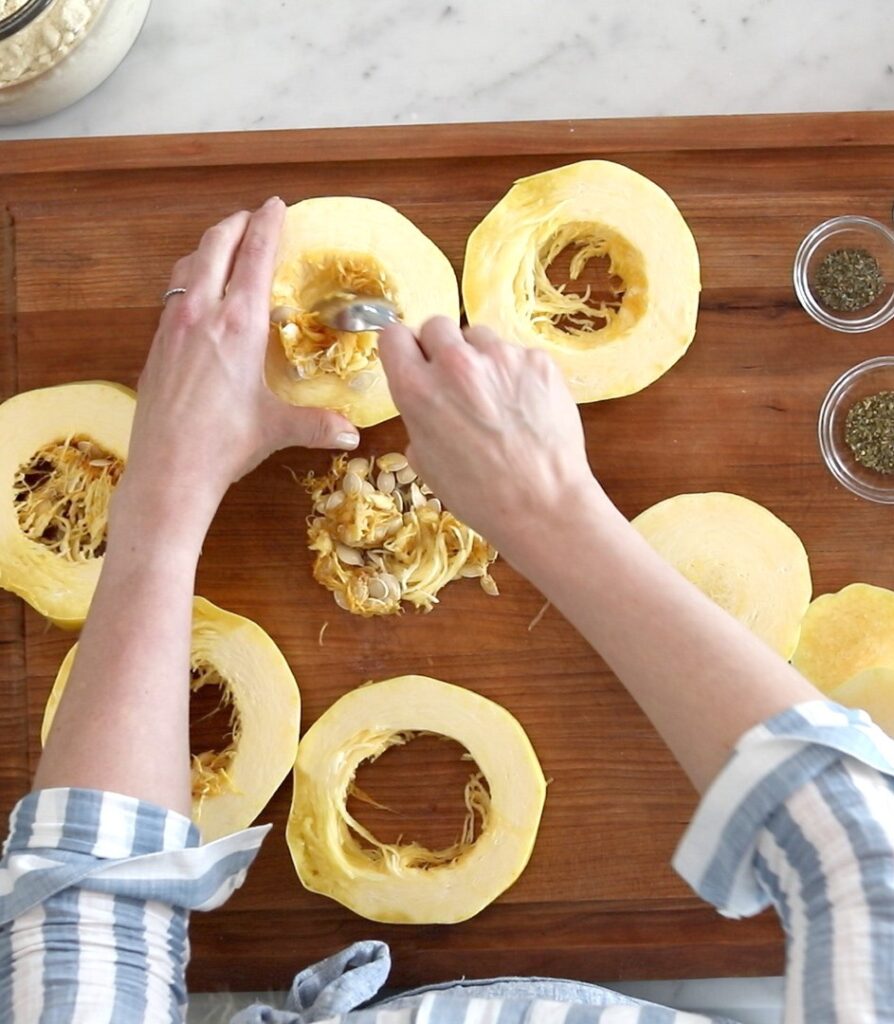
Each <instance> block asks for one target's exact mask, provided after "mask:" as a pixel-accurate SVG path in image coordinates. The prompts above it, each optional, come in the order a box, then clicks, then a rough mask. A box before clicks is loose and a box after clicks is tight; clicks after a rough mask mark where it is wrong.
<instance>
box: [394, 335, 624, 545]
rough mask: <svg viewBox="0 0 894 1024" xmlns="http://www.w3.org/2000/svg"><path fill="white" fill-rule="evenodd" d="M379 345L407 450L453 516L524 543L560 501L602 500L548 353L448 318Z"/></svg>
mask: <svg viewBox="0 0 894 1024" xmlns="http://www.w3.org/2000/svg"><path fill="white" fill-rule="evenodd" d="M379 351H380V353H381V357H382V362H383V364H384V367H385V371H386V373H387V374H388V383H389V386H390V388H391V392H392V394H393V396H394V400H395V402H396V403H397V405H398V407H399V408H400V411H401V415H402V416H403V418H404V421H405V423H406V425H407V430H408V432H409V435H410V448H409V451H408V456H409V457H410V459H411V461H412V462H413V466H414V468H415V469H417V470H418V472H419V473H420V474H421V476H422V477H423V479H424V480H425V481H426V482H427V483H428V484H429V485H430V486H431V487H432V488H433V489H434V491H435V493H436V494H438V495H439V496H440V497H441V498H442V499H443V500H444V502H445V504H447V505H448V506H449V507H450V509H451V510H452V511H454V512H455V513H456V514H457V515H458V516H459V517H460V518H462V519H463V520H465V521H466V522H467V523H469V525H470V526H473V527H474V528H475V529H477V530H478V531H479V532H481V533H482V534H483V535H484V536H485V537H487V539H488V540H489V541H491V543H493V544H496V545H497V546H498V547H501V548H502V547H510V546H511V545H513V544H514V543H515V541H516V540H519V541H523V538H524V536H525V535H526V533H527V532H528V531H529V528H533V527H535V526H536V528H538V529H542V527H543V524H544V522H549V521H550V520H551V519H553V518H554V517H555V516H556V515H557V514H558V513H559V512H560V511H561V510H562V509H563V507H564V506H566V505H567V504H568V503H571V502H579V501H586V502H590V503H592V502H601V503H604V504H608V499H607V498H606V497H605V495H604V493H603V492H602V490H601V488H600V487H599V485H598V484H597V483H596V481H595V480H594V479H593V475H592V473H591V472H590V467H589V465H588V464H587V455H586V451H585V449H584V434H583V429H582V427H581V421H580V415H579V414H578V411H577V407H576V405H575V404H574V401H573V400H572V398H571V395H570V394H569V392H568V388H567V387H566V385H565V381H564V380H563V379H562V375H561V373H560V371H559V369H558V367H557V366H556V365H555V363H554V362H553V361H552V359H550V357H549V356H548V355H547V354H546V352H543V351H540V350H537V349H528V348H522V347H520V346H518V345H508V344H506V343H505V342H504V341H501V340H500V339H499V338H498V337H497V335H496V334H494V332H493V331H491V330H489V329H488V328H486V327H469V328H467V329H466V330H465V331H464V332H463V331H460V329H459V328H458V327H457V326H456V324H454V323H453V321H451V320H448V319H447V318H446V317H436V318H435V319H433V320H430V321H428V323H426V324H425V325H424V326H423V328H422V330H421V331H420V333H419V338H418V340H417V339H416V338H415V337H414V336H413V334H412V333H411V332H410V331H409V330H407V328H406V327H402V326H394V327H389V328H388V329H387V330H386V331H384V332H383V334H382V335H381V338H380V342H379Z"/></svg>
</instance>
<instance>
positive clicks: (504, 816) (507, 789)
mask: <svg viewBox="0 0 894 1024" xmlns="http://www.w3.org/2000/svg"><path fill="white" fill-rule="evenodd" d="M420 731H422V732H431V733H435V734H437V735H442V736H448V737H449V738H451V739H453V740H455V741H456V742H457V743H459V744H461V745H462V746H463V747H465V748H466V750H467V751H468V752H469V755H470V757H471V758H472V760H474V762H475V763H476V764H477V766H478V770H479V771H480V773H481V777H482V778H481V780H480V781H479V782H478V783H477V785H476V784H475V783H470V787H471V788H469V787H467V807H468V808H469V811H470V815H471V817H472V820H473V821H474V819H475V818H476V817H478V818H479V819H480V820H481V831H480V834H479V836H478V838H477V840H475V842H474V843H472V844H469V842H468V840H469V838H470V832H469V830H468V828H467V830H465V832H464V835H463V836H461V837H460V839H459V840H458V842H457V844H456V845H455V848H450V849H448V850H447V851H425V850H424V849H422V848H420V847H419V845H418V844H381V843H379V842H378V840H377V839H376V838H375V837H374V836H371V834H369V833H367V835H365V836H364V838H366V839H367V841H368V842H370V841H371V843H372V844H373V847H374V848H373V850H368V849H364V848H363V847H362V846H361V845H360V844H359V843H358V842H357V839H356V838H355V835H354V834H353V832H354V831H356V830H355V829H354V827H353V826H354V824H356V822H354V819H353V818H351V816H350V815H348V813H347V809H346V802H347V796H348V794H349V791H350V788H351V785H352V783H353V779H354V776H355V774H356V771H357V768H358V767H359V765H360V764H361V763H362V762H363V761H365V760H368V759H370V758H375V757H378V756H380V755H381V754H382V753H383V752H384V751H385V750H386V749H388V747H389V746H392V745H393V744H394V743H395V742H405V741H406V740H405V737H406V735H407V734H411V733H415V732H420ZM473 778H474V776H473ZM485 782H486V785H487V790H486V792H487V793H488V794H489V796H488V797H487V798H485V797H484V796H482V794H483V793H484V792H485V790H484V783H485ZM545 797H546V782H545V780H544V778H543V772H542V770H541V768H540V764H539V762H538V760H537V755H536V754H535V752H534V749H533V747H532V746H531V743H530V741H529V740H528V738H527V736H526V735H525V733H524V730H523V729H522V727H521V726H520V725H519V723H518V722H517V721H516V720H515V719H514V718H513V717H512V716H511V715H510V714H509V712H508V711H506V710H505V709H504V708H502V707H500V705H498V704H495V703H494V702H493V701H489V700H487V699H486V698H484V697H481V696H480V695H478V694H476V693H473V692H472V691H470V690H465V689H463V688H461V687H457V686H452V685H451V684H449V683H444V682H442V681H440V680H437V679H431V678H428V677H426V676H401V677H397V678H395V679H388V680H385V681H384V682H380V683H370V684H368V685H366V686H361V687H360V688H358V689H356V690H353V691H351V692H350V693H348V694H346V695H345V696H344V697H342V698H341V699H340V700H338V701H337V702H336V703H335V704H334V705H332V707H331V708H329V710H328V711H326V712H325V713H324V714H323V715H322V716H321V717H320V718H319V719H318V720H317V722H316V723H315V724H314V725H313V726H311V728H310V729H309V730H308V731H307V733H306V735H305V736H304V739H303V740H302V742H301V744H300V745H299V749H298V758H297V760H296V762H295V773H294V791H293V799H292V809H291V812H290V814H289V822H288V826H287V831H286V838H287V841H288V844H289V849H290V851H291V854H292V859H293V861H294V864H295V868H296V871H297V872H298V876H299V878H300V880H301V882H302V884H303V885H304V886H305V887H306V888H308V889H310V890H311V891H313V892H319V893H322V894H323V895H326V896H329V897H330V898H332V899H335V900H337V901H338V902H340V903H342V904H344V905H345V906H347V907H348V908H350V909H351V910H353V911H354V912H355V913H357V914H359V915H360V916H362V917H365V918H367V919H369V920H372V921H384V922H391V923H395V924H430V923H442V924H451V923H455V922H457V921H463V920H466V919H467V918H469V917H472V916H474V915H475V914H477V913H478V912H479V911H481V910H482V909H483V908H484V907H485V906H487V905H488V904H489V903H490V902H492V901H493V900H494V899H496V897H497V896H499V895H500V893H502V892H503V891H504V890H505V889H506V888H508V887H509V886H510V885H511V884H512V883H513V882H514V881H515V880H516V879H517V878H518V876H519V875H520V874H521V873H522V871H523V870H524V868H525V866H526V864H527V862H528V859H529V857H530V855H531V852H532V850H533V846H534V841H535V839H536V835H537V829H538V825H539V822H540V815H541V812H542V809H543V803H544V800H545ZM467 821H468V819H467ZM470 827H471V826H470ZM361 834H363V833H361Z"/></svg>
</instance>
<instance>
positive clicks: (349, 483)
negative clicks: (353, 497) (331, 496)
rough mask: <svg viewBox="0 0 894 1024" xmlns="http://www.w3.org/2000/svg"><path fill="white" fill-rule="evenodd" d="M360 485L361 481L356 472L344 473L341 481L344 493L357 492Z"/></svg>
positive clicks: (361, 485)
mask: <svg viewBox="0 0 894 1024" xmlns="http://www.w3.org/2000/svg"><path fill="white" fill-rule="evenodd" d="M362 487H363V481H362V480H361V479H360V477H359V476H357V474H356V473H345V478H344V480H342V482H341V489H342V490H343V491H344V492H345V494H358V493H359V492H360V490H361V488H362Z"/></svg>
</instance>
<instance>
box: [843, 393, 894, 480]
mask: <svg viewBox="0 0 894 1024" xmlns="http://www.w3.org/2000/svg"><path fill="white" fill-rule="evenodd" d="M844 439H845V441H846V442H847V446H848V448H850V450H851V451H852V452H853V453H854V458H855V459H856V460H857V462H859V463H860V465H861V466H866V468H867V469H874V470H875V471H876V472H878V473H894V391H879V392H878V394H875V395H868V396H867V397H866V398H861V399H860V401H859V402H855V403H854V404H853V405H852V406H851V408H850V409H849V410H848V414H847V420H846V421H845V427H844Z"/></svg>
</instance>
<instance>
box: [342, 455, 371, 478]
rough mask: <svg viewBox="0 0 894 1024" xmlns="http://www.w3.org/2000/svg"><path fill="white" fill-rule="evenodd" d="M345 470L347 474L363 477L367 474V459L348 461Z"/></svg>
mask: <svg viewBox="0 0 894 1024" xmlns="http://www.w3.org/2000/svg"><path fill="white" fill-rule="evenodd" d="M345 470H346V472H348V473H356V474H357V476H360V477H365V476H366V475H367V473H369V461H368V460H367V459H349V460H348V464H347V466H345Z"/></svg>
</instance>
